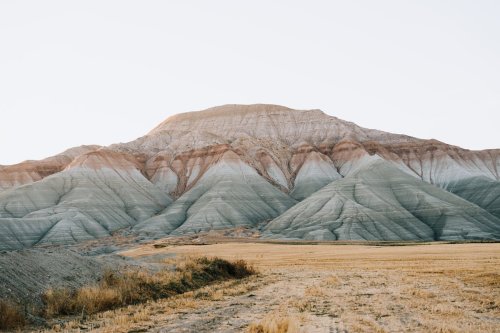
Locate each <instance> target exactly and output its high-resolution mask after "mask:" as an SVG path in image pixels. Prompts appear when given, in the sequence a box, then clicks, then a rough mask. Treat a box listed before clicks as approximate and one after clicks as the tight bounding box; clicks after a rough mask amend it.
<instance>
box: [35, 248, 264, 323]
mask: <svg viewBox="0 0 500 333" xmlns="http://www.w3.org/2000/svg"><path fill="white" fill-rule="evenodd" d="M251 274H254V270H253V268H252V267H250V266H248V265H247V264H246V263H245V262H244V261H242V260H237V261H235V262H229V261H226V260H222V259H219V258H206V257H201V258H194V259H193V258H192V259H188V260H186V261H183V262H181V263H180V264H179V265H177V267H176V268H175V270H173V271H171V270H163V271H160V272H157V273H154V274H152V273H149V272H145V271H131V272H125V273H122V274H116V273H113V272H111V271H109V272H106V273H105V274H104V277H103V279H102V280H101V282H100V283H99V284H97V285H95V286H86V287H82V288H80V289H78V290H76V291H70V290H67V289H50V290H48V291H47V292H46V293H45V294H44V295H43V301H44V303H45V309H44V315H45V317H53V316H58V315H76V314H94V313H97V312H101V311H106V310H111V309H114V308H117V307H122V306H125V305H130V304H139V303H145V302H148V301H152V300H158V299H161V298H167V297H171V296H174V295H178V294H182V293H185V292H187V291H190V290H194V289H197V288H200V287H203V286H205V285H207V284H210V283H213V282H216V281H221V280H226V279H231V278H233V279H234V278H235V279H241V278H244V277H247V276H249V275H251Z"/></svg>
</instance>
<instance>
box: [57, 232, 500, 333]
mask: <svg viewBox="0 0 500 333" xmlns="http://www.w3.org/2000/svg"><path fill="white" fill-rule="evenodd" d="M172 254H175V255H188V256H190V255H207V256H218V257H221V258H224V259H231V260H233V259H244V260H246V261H248V262H250V263H252V264H253V265H254V266H255V267H256V268H257V269H258V270H259V272H260V274H259V275H258V276H253V277H250V278H247V279H245V280H243V281H230V282H225V283H221V284H217V285H214V286H210V287H206V288H204V289H201V290H198V291H196V292H190V293H186V294H183V295H181V296H177V297H174V298H171V299H166V300H162V301H159V302H153V303H148V304H145V305H139V306H130V307H128V308H123V309H119V310H115V311H110V312H105V313H102V314H99V315H97V316H95V317H92V318H89V319H87V321H86V322H84V323H83V324H81V323H80V322H77V321H75V322H74V323H73V326H71V325H68V326H66V327H73V328H74V329H75V330H78V331H96V332H121V331H123V332H329V333H330V332H405V331H407V332H499V331H500V244H498V243H487V244H439V243H435V244H426V245H406V246H377V245H331V244H320V245H287V244H269V243H220V244H212V245H180V246H179V245H168V244H161V241H160V242H156V246H154V244H148V245H141V246H139V247H137V248H134V249H130V250H126V251H123V252H121V255H124V256H129V257H133V258H141V257H143V258H144V257H149V256H154V257H168V256H171V255H172ZM285 328H287V329H285ZM280 329H281V330H280ZM62 330H64V329H62Z"/></svg>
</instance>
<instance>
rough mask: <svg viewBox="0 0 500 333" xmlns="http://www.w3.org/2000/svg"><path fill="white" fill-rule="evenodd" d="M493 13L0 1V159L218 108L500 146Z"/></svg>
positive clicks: (451, 8) (362, 5)
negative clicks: (299, 114)
mask: <svg viewBox="0 0 500 333" xmlns="http://www.w3.org/2000/svg"><path fill="white" fill-rule="evenodd" d="M498 17H500V2H497V1H453V2H439V3H437V2H435V1H418V2H416V1H415V2H404V3H403V2H401V1H380V2H376V3H374V2H370V1H352V2H348V3H345V2H337V1H307V2H305V1H275V2H272V3H269V2H265V1H254V2H251V3H236V2H232V1H213V2H203V1H183V2H179V3H163V2H161V1H150V2H138V1H137V2H136V1H86V2H81V3H79V2H67V1H46V2H43V3H41V2H36V1H22V2H20V1H2V2H1V3H0V45H1V46H0V47H1V51H2V52H0V97H1V98H0V112H1V114H2V120H3V122H2V124H3V126H2V131H0V141H1V145H0V164H1V165H7V164H13V163H18V162H21V161H23V160H27V159H41V158H45V157H49V156H51V155H54V154H57V153H60V152H62V151H64V150H65V149H68V148H71V147H74V146H79V145H84V144H99V145H104V146H106V145H109V144H112V143H118V142H127V141H131V140H134V139H136V138H137V137H140V136H142V135H145V134H146V133H147V132H148V131H150V130H151V129H153V128H154V127H155V126H156V125H158V124H159V123H160V122H161V121H163V120H164V119H165V118H167V117H168V116H170V115H172V114H175V113H181V112H188V111H197V110H203V109H206V108H210V107H214V106H218V105H223V104H256V103H263V104H279V105H284V106H287V107H290V108H294V109H321V110H323V111H324V112H325V113H327V114H330V115H333V116H335V117H338V118H341V119H343V120H347V121H352V122H355V123H356V124H358V125H359V126H362V127H367V128H374V129H379V130H383V131H387V132H393V133H401V134H406V135H410V136H415V137H419V138H423V139H430V138H434V139H437V140H439V141H443V142H446V143H449V144H452V145H457V146H460V147H463V148H468V149H488V148H500V132H499V131H498V129H497V128H498V123H499V121H500V60H499V59H500V20H498Z"/></svg>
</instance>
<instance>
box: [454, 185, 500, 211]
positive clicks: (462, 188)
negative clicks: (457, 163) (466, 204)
mask: <svg viewBox="0 0 500 333" xmlns="http://www.w3.org/2000/svg"><path fill="white" fill-rule="evenodd" d="M446 190H447V191H450V192H452V193H454V194H456V195H458V196H459V197H461V198H464V199H465V200H467V201H470V202H473V203H475V204H476V205H478V206H479V207H482V208H484V209H485V210H487V211H488V212H490V213H491V214H492V215H495V216H496V217H498V218H500V182H498V181H494V180H491V179H489V178H487V177H484V176H481V177H471V178H466V179H461V180H457V181H455V182H452V183H450V184H448V186H447V187H446Z"/></svg>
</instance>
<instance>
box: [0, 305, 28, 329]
mask: <svg viewBox="0 0 500 333" xmlns="http://www.w3.org/2000/svg"><path fill="white" fill-rule="evenodd" d="M24 323H25V319H24V313H23V311H22V310H21V308H20V307H19V306H17V305H15V304H12V303H10V302H6V301H0V330H12V329H16V328H19V327H22V326H23V325H24Z"/></svg>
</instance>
